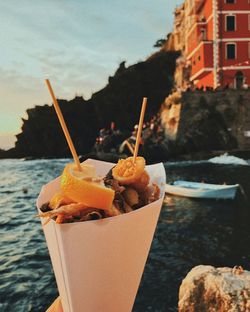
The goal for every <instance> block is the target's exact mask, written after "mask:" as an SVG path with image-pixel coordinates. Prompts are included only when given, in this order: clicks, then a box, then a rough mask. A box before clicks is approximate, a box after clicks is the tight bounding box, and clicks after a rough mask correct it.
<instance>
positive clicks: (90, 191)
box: [61, 164, 115, 210]
mask: <svg viewBox="0 0 250 312" xmlns="http://www.w3.org/2000/svg"><path fill="white" fill-rule="evenodd" d="M81 168H82V171H79V170H78V169H77V167H76V165H75V164H68V165H66V167H65V168H64V171H63V173H62V176H61V190H62V192H63V194H64V195H65V196H66V197H68V198H70V199H71V200H73V201H74V202H77V203H83V204H84V205H86V207H92V208H99V209H103V210H110V209H111V206H112V203H113V199H114V196H115V192H114V191H113V190H112V189H110V188H107V187H105V185H104V183H103V181H102V179H100V178H99V177H98V176H97V174H96V170H95V168H94V167H93V166H92V165H88V164H81Z"/></svg>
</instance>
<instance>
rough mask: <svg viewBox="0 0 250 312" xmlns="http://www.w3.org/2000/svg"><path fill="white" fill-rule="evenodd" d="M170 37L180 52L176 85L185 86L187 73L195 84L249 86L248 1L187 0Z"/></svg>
mask: <svg viewBox="0 0 250 312" xmlns="http://www.w3.org/2000/svg"><path fill="white" fill-rule="evenodd" d="M173 37H174V43H175V44H174V46H175V49H176V50H181V51H182V53H183V57H182V61H180V62H179V64H180V66H177V77H176V78H177V79H176V82H177V86H179V87H182V88H183V87H184V88H185V87H186V85H187V79H186V76H187V73H188V81H189V82H190V83H191V84H193V85H195V86H197V87H202V86H203V87H213V88H217V87H219V86H222V87H225V86H229V87H235V88H242V87H246V86H250V0H186V1H185V2H184V3H183V4H182V5H181V6H180V7H178V8H177V9H176V11H175V22H174V31H173ZM178 67H179V68H178ZM185 80H186V82H185Z"/></svg>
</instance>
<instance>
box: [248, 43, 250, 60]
mask: <svg viewBox="0 0 250 312" xmlns="http://www.w3.org/2000/svg"><path fill="white" fill-rule="evenodd" d="M248 58H249V59H250V42H248Z"/></svg>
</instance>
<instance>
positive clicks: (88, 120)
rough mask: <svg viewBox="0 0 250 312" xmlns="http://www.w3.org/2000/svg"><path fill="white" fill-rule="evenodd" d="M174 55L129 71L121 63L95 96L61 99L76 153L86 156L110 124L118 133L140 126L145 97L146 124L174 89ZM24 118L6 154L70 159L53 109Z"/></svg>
mask: <svg viewBox="0 0 250 312" xmlns="http://www.w3.org/2000/svg"><path fill="white" fill-rule="evenodd" d="M177 57H178V54H177V53H174V52H163V51H162V52H158V53H156V54H154V55H153V56H152V57H150V58H149V59H148V60H146V61H145V62H140V63H138V64H135V65H133V66H130V67H128V68H126V67H125V64H124V63H121V64H120V67H119V68H118V70H117V71H116V73H115V75H114V76H113V77H110V78H109V83H108V85H107V86H106V87H105V88H104V89H102V90H101V91H99V92H97V93H95V94H93V96H92V98H91V99H90V100H88V101H85V100H84V99H83V98H82V97H76V98H75V99H73V100H71V101H66V100H59V104H60V107H61V109H62V112H63V115H64V117H65V121H66V123H67V125H68V127H69V131H70V133H71V136H72V139H73V141H74V143H75V146H76V149H77V152H78V154H85V153H88V152H89V151H90V150H91V148H92V146H93V144H94V142H95V138H96V136H97V135H98V130H99V129H100V128H103V127H109V125H110V123H111V121H114V122H115V123H116V127H117V128H119V129H121V130H131V129H132V128H133V126H134V124H136V123H137V122H138V118H139V114H140V108H141V102H142V98H143V97H144V96H147V97H148V107H147V112H146V116H145V120H148V119H149V118H151V117H152V116H153V115H154V114H155V113H156V112H157V111H158V110H159V108H160V106H161V103H162V102H163V100H164V98H165V97H166V96H167V95H168V94H169V92H170V90H171V89H172V87H173V74H174V71H175V60H176V58H177ZM27 114H28V119H23V126H22V132H21V133H20V134H18V135H17V142H16V146H15V148H14V149H12V150H11V151H10V156H14V157H27V156H32V157H49V156H53V157H64V156H69V155H70V152H69V149H68V146H67V143H66V141H65V138H64V135H63V132H62V130H61V128H60V125H59V122H58V120H57V117H56V114H55V111H54V108H53V107H52V106H48V105H44V106H36V107H35V108H32V109H28V110H27ZM7 154H8V153H7ZM5 155H6V154H5ZM7 156H8V155H7Z"/></svg>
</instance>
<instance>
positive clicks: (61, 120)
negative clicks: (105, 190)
mask: <svg viewBox="0 0 250 312" xmlns="http://www.w3.org/2000/svg"><path fill="white" fill-rule="evenodd" d="M45 83H46V85H47V87H48V89H49V92H50V95H51V97H52V100H53V104H54V107H55V110H56V114H57V117H58V119H59V122H60V124H61V127H62V130H63V133H64V135H65V138H66V140H67V143H68V145H69V148H70V151H71V154H72V156H73V158H74V161H75V164H76V166H77V169H78V170H79V171H82V168H81V165H80V161H79V159H78V156H77V153H76V150H75V147H74V144H73V142H72V139H71V136H70V134H69V130H68V128H67V126H66V123H65V120H64V118H63V114H62V111H61V109H60V107H59V104H58V102H57V99H56V97H55V94H54V92H53V89H52V87H51V84H50V81H49V79H45Z"/></svg>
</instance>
